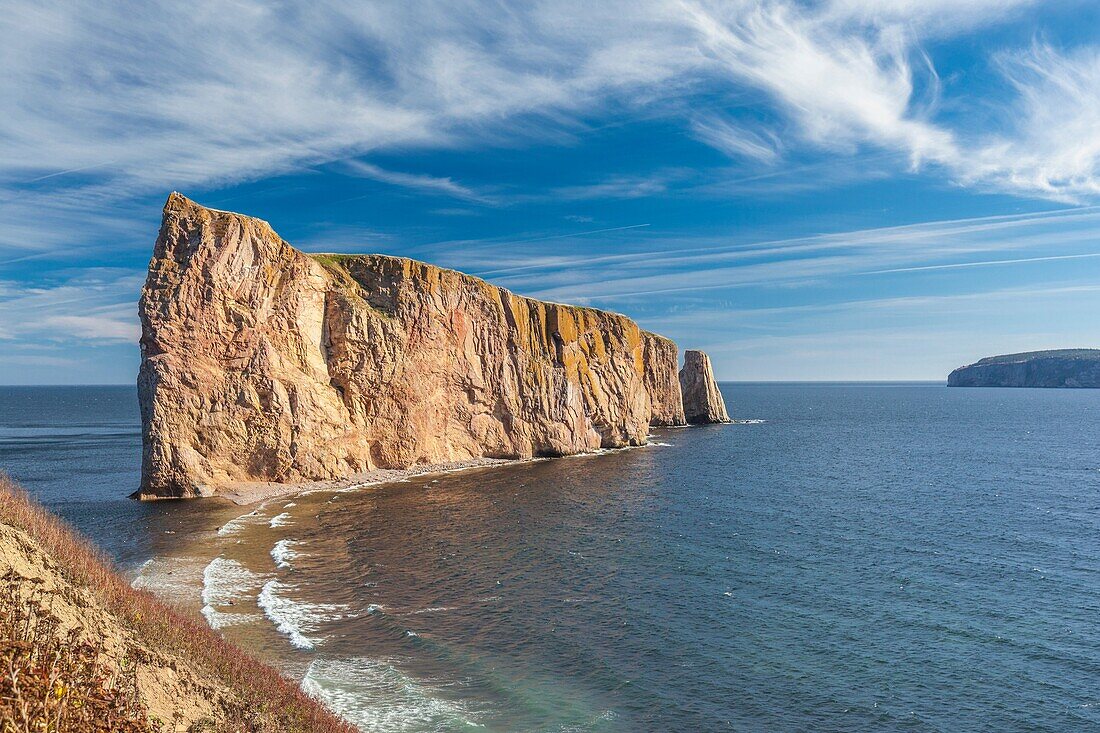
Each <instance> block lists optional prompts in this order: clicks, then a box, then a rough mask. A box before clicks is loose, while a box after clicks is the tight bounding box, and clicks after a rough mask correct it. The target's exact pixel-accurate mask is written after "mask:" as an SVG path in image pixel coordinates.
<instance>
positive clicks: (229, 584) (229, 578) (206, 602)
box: [202, 557, 267, 629]
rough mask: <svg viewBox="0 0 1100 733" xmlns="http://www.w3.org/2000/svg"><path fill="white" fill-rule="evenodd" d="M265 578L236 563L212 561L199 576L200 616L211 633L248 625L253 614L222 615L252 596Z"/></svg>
mask: <svg viewBox="0 0 1100 733" xmlns="http://www.w3.org/2000/svg"><path fill="white" fill-rule="evenodd" d="M266 577H267V576H264V575H260V574H258V573H254V572H252V571H251V570H249V569H248V568H246V567H245V566H244V565H241V564H240V563H239V562H237V561H236V560H230V559H228V558H224V557H215V558H214V559H213V560H211V561H210V564H209V565H207V566H206V569H205V570H203V572H202V603H203V606H202V615H203V616H204V617H205V618H206V623H208V624H210V627H211V628H213V629H221V628H225V627H226V626H233V625H234V624H241V623H247V622H249V621H251V620H252V619H254V618H255V614H250V613H241V612H239V611H222V610H219V608H225V607H227V606H236V605H237V604H238V602H240V601H243V600H244V599H245V598H246V597H248V596H249V595H251V594H252V593H255V592H256V591H257V590H258V589H259V587H260V584H261V583H263V581H264V579H265V578H266Z"/></svg>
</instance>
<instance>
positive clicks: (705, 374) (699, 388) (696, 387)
mask: <svg viewBox="0 0 1100 733" xmlns="http://www.w3.org/2000/svg"><path fill="white" fill-rule="evenodd" d="M680 390H681V391H682V393H683V402H684V414H685V415H686V417H687V422H689V423H691V424H692V425H705V424H707V423H724V422H729V421H730V416H729V414H727V413H726V403H725V401H724V400H723V399H722V393H721V392H720V391H719V390H718V383H717V382H716V381H715V379H714V368H713V367H712V366H711V364H710V357H709V356H707V355H706V354H704V353H703V352H702V351H692V350H688V351H685V352H684V368H683V369H681V370H680Z"/></svg>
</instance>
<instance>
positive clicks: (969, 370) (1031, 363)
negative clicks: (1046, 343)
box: [947, 349, 1100, 389]
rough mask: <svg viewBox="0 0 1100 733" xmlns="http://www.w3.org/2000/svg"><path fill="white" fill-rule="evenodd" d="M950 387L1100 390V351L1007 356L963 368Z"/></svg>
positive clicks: (949, 382)
mask: <svg viewBox="0 0 1100 733" xmlns="http://www.w3.org/2000/svg"><path fill="white" fill-rule="evenodd" d="M947 386H948V387H1067V388H1081V389H1086V388H1088V389H1097V388H1100V349H1057V350H1053V351H1029V352H1027V353H1023V354H1003V355H1001V356H988V357H986V358H984V359H980V360H979V361H977V362H975V363H973V364H970V365H968V366H964V367H959V368H958V369H956V370H955V371H953V372H951V374H949V375H948V377H947Z"/></svg>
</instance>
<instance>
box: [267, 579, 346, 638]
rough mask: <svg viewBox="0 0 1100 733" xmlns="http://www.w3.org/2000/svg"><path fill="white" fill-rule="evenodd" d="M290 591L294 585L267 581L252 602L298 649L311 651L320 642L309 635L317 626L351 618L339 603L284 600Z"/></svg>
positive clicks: (344, 607) (314, 631)
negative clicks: (254, 602)
mask: <svg viewBox="0 0 1100 733" xmlns="http://www.w3.org/2000/svg"><path fill="white" fill-rule="evenodd" d="M294 589H295V586H293V585H290V584H288V583H281V582H279V581H278V580H269V581H267V583H265V584H264V587H263V590H261V591H260V594H259V595H258V596H257V597H256V603H257V604H258V605H259V607H260V608H262V609H263V612H264V615H266V616H267V617H268V618H269V619H270V620H271V622H272V623H273V624H275V628H276V629H278V630H279V632H280V633H282V634H285V635H286V636H287V637H288V638H289V639H290V643H291V644H293V645H294V646H296V647H298V648H299V649H313V648H315V647H316V646H317V645H318V644H320V643H321V642H322V641H323V639H321V638H319V637H316V636H312V634H314V633H316V630H317V627H318V625H320V624H322V623H324V622H326V621H338V620H339V619H343V618H354V614H350V613H348V608H347V606H344V605H342V604H336V603H307V602H305V601H295V600H293V599H291V598H287V597H286V592H287V591H292V590H294Z"/></svg>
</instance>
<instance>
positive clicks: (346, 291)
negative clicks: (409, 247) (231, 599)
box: [138, 193, 725, 498]
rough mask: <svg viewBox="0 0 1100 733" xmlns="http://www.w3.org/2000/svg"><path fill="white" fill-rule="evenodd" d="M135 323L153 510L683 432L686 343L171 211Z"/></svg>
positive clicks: (407, 264)
mask: <svg viewBox="0 0 1100 733" xmlns="http://www.w3.org/2000/svg"><path fill="white" fill-rule="evenodd" d="M139 310H140V315H141V322H142V337H141V353H142V362H141V369H140V372H139V375H138V389H139V397H140V401H141V416H142V428H143V443H144V451H143V457H142V479H141V489H140V490H139V492H138V495H139V496H140V497H142V498H159V497H191V496H206V495H210V494H213V493H215V492H216V491H217V490H218V489H220V488H225V487H228V486H231V485H234V484H241V483H251V482H282V483H297V482H302V481H312V480H326V479H336V478H348V477H352V476H354V475H356V474H358V473H361V472H364V471H368V470H372V469H375V468H408V467H413V466H417V465H425V464H437V463H444V462H453V461H464V460H471V459H478V458H526V457H532V456H561V455H568V454H574V453H580V452H585V451H591V450H595V449H598V448H614V447H621V446H632V445H641V444H643V443H645V441H646V436H647V434H648V431H649V427H650V425H682V424H684V423H685V422H686V421H685V415H684V407H683V401H682V399H681V393H680V382H679V380H678V379H677V373H676V367H677V349H676V345H675V344H674V343H673V342H671V341H669V340H668V339H666V338H663V337H661V336H657V335H655V334H652V333H648V332H646V331H643V330H642V329H640V328H639V327H638V325H637V324H636V323H634V322H633V321H632V320H630V319H629V318H626V317H625V316H621V315H618V314H614V313H608V312H604V311H599V310H595V309H592V308H579V307H570V306H565V305H559V304H556V303H545V302H541V301H538V300H533V299H530V298H524V297H521V296H518V295H514V294H512V293H511V292H509V291H507V290H505V289H503V288H499V287H495V286H493V285H490V284H489V283H487V282H485V281H483V280H480V279H478V278H475V277H471V276H468V275H464V274H462V273H459V272H455V271H453V270H446V269H443V268H439V267H434V266H432V265H427V264H424V263H421V262H416V261H413V260H409V259H404V258H399V257H389V256H383V255H332V254H330V255H307V254H304V253H302V252H299V251H298V250H296V249H294V248H293V247H291V246H290V245H289V244H287V243H286V242H284V241H283V240H282V239H281V238H280V237H279V236H278V235H277V234H276V233H275V232H274V231H273V230H272V229H271V227H270V226H269V225H268V224H267V223H266V222H264V221H261V220H259V219H254V218H250V217H247V216H242V215H240V214H233V213H228V212H224V211H216V210H213V209H207V208H204V207H202V206H199V205H198V204H195V203H194V202H192V201H190V200H188V199H186V198H185V197H183V196H181V195H179V194H176V193H173V194H172V195H171V196H169V198H168V202H167V203H166V204H165V207H164V219H163V223H162V225H161V230H160V236H159V238H158V239H157V242H156V246H155V250H154V253H153V258H152V261H151V262H150V265H149V276H148V280H147V281H146V284H145V288H144V290H143V292H142V296H141V302H140V306H139ZM688 353H689V355H690V354H692V353H693V352H688ZM693 358H694V357H693ZM703 358H704V359H705V356H704V357H703ZM706 364H707V370H706V374H707V375H709V374H710V372H709V361H706ZM706 378H709V376H708V377H706ZM689 384H692V385H694V384H696V382H690V383H689ZM692 389H693V390H694V389H695V387H692ZM705 391H706V394H708V395H711V392H713V394H717V389H716V388H713V387H706V390H705ZM692 394H693V395H694V392H693V393H692ZM710 399H712V396H708V400H710ZM693 400H694V398H693ZM691 404H693V405H694V404H695V401H692V402H691ZM708 404H709V403H708ZM717 404H718V405H719V407H721V395H718V397H717ZM714 414H719V413H714ZM720 416H723V417H724V416H725V409H724V408H721V411H720Z"/></svg>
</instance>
